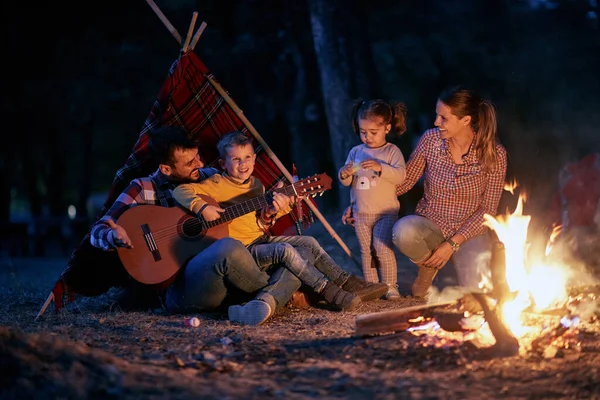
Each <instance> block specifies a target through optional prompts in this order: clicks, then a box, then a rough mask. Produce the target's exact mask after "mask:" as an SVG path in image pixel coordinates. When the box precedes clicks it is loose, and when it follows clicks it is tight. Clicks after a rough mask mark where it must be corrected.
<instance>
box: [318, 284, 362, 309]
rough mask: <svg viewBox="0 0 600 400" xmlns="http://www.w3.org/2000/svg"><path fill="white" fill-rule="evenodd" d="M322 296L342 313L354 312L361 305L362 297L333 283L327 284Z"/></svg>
mask: <svg viewBox="0 0 600 400" xmlns="http://www.w3.org/2000/svg"><path fill="white" fill-rule="evenodd" d="M321 296H323V298H324V299H325V301H326V302H327V303H328V304H331V305H332V306H333V307H334V308H335V309H337V310H340V311H349V310H354V309H355V308H356V307H358V306H359V305H360V303H361V301H360V297H358V296H357V295H355V294H353V293H350V292H347V291H345V290H344V289H342V288H341V287H339V286H338V285H336V284H334V283H332V282H327V284H326V285H325V289H323V291H322V292H321Z"/></svg>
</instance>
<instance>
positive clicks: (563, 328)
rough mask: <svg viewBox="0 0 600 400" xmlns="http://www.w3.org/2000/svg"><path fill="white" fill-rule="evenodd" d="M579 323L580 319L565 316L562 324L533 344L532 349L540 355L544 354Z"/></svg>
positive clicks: (561, 321)
mask: <svg viewBox="0 0 600 400" xmlns="http://www.w3.org/2000/svg"><path fill="white" fill-rule="evenodd" d="M578 323H579V317H576V316H565V317H563V318H561V320H560V322H559V323H558V324H557V325H556V326H555V327H554V328H552V329H551V330H550V331H548V332H547V333H545V334H544V335H542V336H540V337H537V338H536V339H534V340H533V341H532V342H531V349H532V350H533V351H535V352H538V353H544V352H545V351H546V349H547V348H548V346H550V345H552V343H553V342H554V341H555V340H556V339H558V338H560V337H561V336H562V335H564V334H565V333H566V332H567V331H568V330H569V329H570V328H571V327H572V326H574V325H577V324H578Z"/></svg>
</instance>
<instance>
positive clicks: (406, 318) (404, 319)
mask: <svg viewBox="0 0 600 400" xmlns="http://www.w3.org/2000/svg"><path fill="white" fill-rule="evenodd" d="M457 302H458V300H453V301H447V302H443V303H435V304H425V305H419V306H413V307H404V308H400V309H397V310H391V311H382V312H377V313H371V314H363V315H359V316H357V317H356V335H358V336H366V335H376V334H381V333H392V332H400V331H405V330H406V329H408V328H410V327H412V326H417V325H422V324H423V323H424V322H425V321H418V322H412V321H410V320H412V319H415V318H418V317H425V318H427V317H432V316H433V310H434V309H436V308H438V307H444V306H449V305H454V304H456V303H457Z"/></svg>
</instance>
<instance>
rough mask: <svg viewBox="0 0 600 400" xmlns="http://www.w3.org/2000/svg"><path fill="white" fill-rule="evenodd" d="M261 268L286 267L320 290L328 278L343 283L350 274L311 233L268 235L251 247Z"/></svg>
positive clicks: (336, 282)
mask: <svg viewBox="0 0 600 400" xmlns="http://www.w3.org/2000/svg"><path fill="white" fill-rule="evenodd" d="M248 249H249V250H250V253H251V254H252V256H253V257H254V260H255V261H256V264H257V265H258V268H259V269H261V270H265V271H268V270H269V269H270V268H272V266H273V265H282V266H285V267H286V268H287V269H288V270H289V271H290V272H292V273H293V274H294V275H295V276H296V277H298V279H300V281H301V282H302V283H304V284H306V285H308V286H309V287H311V288H312V289H313V290H315V291H317V292H320V291H321V289H322V288H323V287H324V286H325V283H327V281H331V282H333V283H335V284H336V285H338V286H341V285H343V284H344V283H345V282H346V280H348V277H349V276H350V274H349V273H348V272H346V271H344V269H342V267H340V266H339V265H338V264H337V263H336V262H335V261H333V259H332V258H331V256H329V254H327V253H326V252H325V250H323V248H322V247H321V246H320V245H319V243H318V242H317V241H316V240H315V239H314V238H313V237H312V236H268V237H263V238H261V239H259V240H257V241H256V242H255V243H252V244H251V245H249V246H248Z"/></svg>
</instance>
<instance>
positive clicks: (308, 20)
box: [0, 0, 600, 255]
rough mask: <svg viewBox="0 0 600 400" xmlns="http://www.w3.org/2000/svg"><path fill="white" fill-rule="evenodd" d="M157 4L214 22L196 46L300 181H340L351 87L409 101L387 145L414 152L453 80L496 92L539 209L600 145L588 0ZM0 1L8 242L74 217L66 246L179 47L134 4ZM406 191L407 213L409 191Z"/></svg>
mask: <svg viewBox="0 0 600 400" xmlns="http://www.w3.org/2000/svg"><path fill="white" fill-rule="evenodd" d="M157 5H158V6H159V7H160V8H161V10H162V11H163V12H164V13H165V14H166V16H167V17H168V18H169V20H170V21H171V23H172V24H173V25H174V26H175V27H176V28H177V29H178V30H179V32H180V33H181V34H182V35H185V33H186V32H187V29H188V26H189V22H190V19H191V17H192V13H193V12H194V11H197V12H198V22H197V24H196V26H199V24H200V22H201V21H205V22H206V23H207V28H206V30H205V31H204V34H203V35H202V37H201V38H200V41H199V43H198V45H197V46H196V49H195V52H196V53H197V54H198V55H199V57H200V58H201V59H202V60H203V61H204V63H205V64H206V65H207V67H208V68H209V70H210V71H211V72H212V73H213V74H214V75H215V77H216V79H217V80H218V81H219V82H220V83H221V84H222V85H223V87H224V88H225V89H226V90H227V91H228V92H229V93H230V95H231V97H232V98H233V99H234V100H235V101H236V103H237V104H238V106H239V107H240V108H241V109H242V110H243V111H244V114H245V115H246V117H247V118H248V119H249V120H250V121H251V122H252V124H253V125H254V127H255V128H256V129H257V131H258V132H259V133H260V134H261V136H263V138H264V139H265V140H266V142H267V143H268V144H269V145H270V146H271V148H272V149H273V151H274V152H275V154H276V155H277V156H278V158H279V159H280V160H281V161H282V162H283V163H284V165H286V166H287V167H288V168H289V167H291V164H292V162H293V163H295V165H296V166H297V167H298V169H299V171H300V175H301V177H303V176H308V175H312V174H315V173H321V172H326V173H328V174H329V175H330V176H335V173H336V170H337V169H338V168H339V167H340V166H341V165H342V164H343V162H344V161H345V158H346V155H347V152H348V150H349V149H350V148H351V147H352V146H354V145H355V144H358V143H359V139H358V137H357V136H356V135H355V134H354V133H353V132H352V128H351V125H350V118H349V111H350V108H351V106H352V104H353V103H354V102H355V101H356V100H358V99H370V98H383V99H385V100H400V101H403V102H405V103H406V105H407V106H408V131H407V132H406V134H405V135H403V136H402V137H400V138H394V139H393V141H394V143H396V144H398V145H399V146H400V148H401V149H402V150H403V153H404V155H405V158H406V159H407V160H408V157H409V155H410V152H411V151H412V149H413V148H414V145H415V143H416V140H418V138H419V136H420V134H421V133H422V132H423V131H424V130H425V129H427V128H429V127H431V126H433V119H434V116H435V112H434V110H435V102H436V99H437V95H438V94H439V92H440V91H441V90H442V89H443V88H445V87H447V86H448V85H452V84H458V83H460V84H464V85H467V86H470V87H473V88H475V89H477V90H478V91H480V93H481V94H482V95H483V96H484V97H486V98H488V99H490V100H492V101H493V102H494V103H495V104H496V106H497V108H498V121H499V137H500V140H501V142H502V143H503V144H504V145H505V146H506V148H507V150H508V153H509V170H508V179H509V180H511V179H515V180H516V181H517V182H518V183H519V184H520V185H521V187H522V188H524V189H525V190H526V192H527V193H528V199H527V203H526V207H527V208H526V212H527V213H529V214H532V215H534V217H535V215H536V214H538V215H540V216H543V214H544V210H545V209H546V208H547V207H548V204H549V203H550V201H551V200H552V198H553V195H554V193H555V192H556V190H557V184H558V179H557V173H558V170H559V169H560V168H561V166H563V165H564V164H565V163H566V162H568V161H574V160H577V159H579V158H581V157H582V156H584V155H586V154H588V153H590V152H594V151H599V150H600V139H599V135H598V132H597V131H598V127H599V126H600V96H599V94H600V79H599V72H598V71H600V29H599V26H598V14H599V12H600V9H599V6H598V2H597V1H596V0H555V1H549V0H546V1H544V0H528V1H525V0H486V1H480V0H403V1H391V0H380V1H375V2H364V1H356V0H348V1H341V0H339V1H336V0H298V1H277V0H245V1H244V0H227V1H223V0H221V1H216V0H203V1H191V0H180V1H168V2H167V1H158V0H157ZM88 7H91V8H89V9H88ZM2 8H3V12H2V15H3V20H4V21H3V24H2V29H3V30H4V34H3V37H4V38H5V39H6V40H7V42H6V44H5V46H4V51H5V53H6V55H5V57H4V64H5V71H8V72H7V73H6V74H7V75H6V80H5V87H4V90H3V91H2V96H3V102H2V104H3V107H2V110H3V114H4V116H5V118H4V121H5V127H4V128H3V131H4V133H3V135H2V137H3V141H4V145H3V146H0V168H1V171H2V173H3V174H2V175H3V178H2V179H1V180H0V226H1V228H2V232H1V233H2V237H3V241H4V238H6V237H10V236H15V235H16V234H17V233H15V232H19V229H20V230H21V231H23V232H25V231H26V234H27V235H28V236H31V235H32V232H33V233H34V234H33V236H34V237H37V238H38V240H37V242H35V243H34V244H33V245H30V244H28V245H27V247H26V248H25V249H22V253H26V252H28V251H32V252H33V253H34V254H35V255H43V254H44V251H45V246H46V245H45V244H44V241H47V240H49V239H50V238H51V236H52V231H51V228H52V227H53V226H54V227H58V228H57V229H58V230H59V233H61V235H63V234H64V224H63V223H62V222H61V221H68V220H69V218H71V219H72V220H73V221H78V222H79V223H78V224H75V223H73V224H71V225H69V226H70V228H69V229H74V231H71V233H70V234H69V235H68V236H70V237H71V239H72V240H73V241H72V242H66V243H65V242H63V243H62V247H63V252H68V251H70V248H69V246H72V245H74V243H76V242H78V240H79V239H80V238H81V237H82V236H83V233H84V232H85V230H87V228H88V227H89V223H90V221H91V219H92V218H93V217H95V213H96V212H97V211H98V208H99V207H100V206H101V205H102V203H103V202H104V200H105V198H106V193H107V190H108V189H109V187H110V185H111V183H112V179H113V177H114V174H115V172H116V170H117V169H118V168H119V167H121V166H122V165H123V163H124V162H125V159H126V158H127V156H128V155H129V154H130V152H131V149H132V147H133V145H134V144H135V142H136V140H137V138H138V134H139V131H140V129H141V127H142V123H143V122H144V120H145V118H146V116H147V114H148V112H149V110H150V107H151V105H152V103H153V102H154V100H155V98H156V96H157V94H158V90H159V88H160V87H161V85H162V83H163V81H164V79H165V77H166V75H167V72H168V70H169V67H170V66H171V64H172V63H173V62H174V61H175V60H176V58H177V56H178V44H177V42H176V41H175V40H174V39H173V37H172V36H171V35H170V34H169V32H168V31H167V29H166V28H165V27H164V25H163V24H162V23H161V22H160V20H159V19H158V18H157V16H156V15H155V14H154V12H153V11H152V10H151V8H150V7H149V6H148V4H147V3H146V2H145V1H143V0H137V1H125V2H123V1H115V0H107V1H103V2H99V3H94V5H93V6H90V5H89V4H88V3H86V2H40V3H39V4H36V2H4V3H3V4H2ZM401 200H402V202H403V210H404V212H408V211H410V210H411V209H412V208H413V207H414V204H415V201H416V200H415V196H410V195H409V196H405V197H404V198H402V199H401ZM347 203H348V193H347V192H346V191H345V190H344V189H342V188H339V187H337V186H336V187H334V190H333V191H332V192H331V193H327V194H326V195H325V196H323V197H322V198H320V199H319V206H320V207H321V208H322V209H323V210H325V211H326V212H328V213H331V214H333V215H339V214H341V211H342V210H343V208H344V207H345V206H346V205H347ZM70 206H71V207H70ZM69 208H70V209H71V216H70V217H69ZM74 210H76V214H75V213H74ZM499 211H500V212H502V211H503V210H502V209H501V210H499ZM336 213H337V214H336ZM57 221H59V222H57ZM38 230H40V232H38ZM61 235H57V237H59V236H61ZM44 238H45V239H44ZM13 250H14V249H11V251H13Z"/></svg>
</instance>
